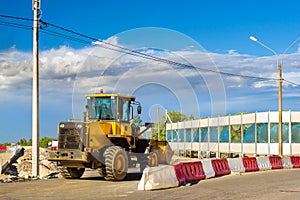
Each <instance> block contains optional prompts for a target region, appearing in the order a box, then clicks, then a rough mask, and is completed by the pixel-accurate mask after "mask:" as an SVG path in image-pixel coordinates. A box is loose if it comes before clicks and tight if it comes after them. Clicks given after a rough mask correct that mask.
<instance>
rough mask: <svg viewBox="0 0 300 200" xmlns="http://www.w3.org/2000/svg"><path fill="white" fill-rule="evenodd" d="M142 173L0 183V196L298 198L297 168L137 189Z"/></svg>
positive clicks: (132, 199) (133, 199)
mask: <svg viewBox="0 0 300 200" xmlns="http://www.w3.org/2000/svg"><path fill="white" fill-rule="evenodd" d="M140 177H141V174H139V173H131V174H129V176H128V179H127V180H126V181H122V182H108V181H105V180H104V179H103V178H101V177H99V176H98V175H97V173H96V172H93V171H89V172H87V173H85V175H84V177H83V178H81V179H79V180H70V179H69V180H67V179H48V180H46V179H45V180H35V181H27V182H14V183H0V199H1V200H2V199H5V200H12V199H22V200H26V199H56V200H57V199H122V200H124V199H130V200H140V199H143V200H148V199H149V200H150V199H151V200H154V199H155V200H158V199H186V200H192V199H214V200H218V199H222V200H223V199H225V200H229V199H243V200H244V199H256V200H257V199H262V200H270V199H272V200H276V199H285V200H287V199H300V169H283V170H270V171H265V172H251V173H244V174H241V175H227V176H223V177H217V178H211V179H208V180H203V181H200V182H199V183H198V184H195V185H192V186H185V187H177V188H171V189H164V190H155V191H138V190H137V185H138V183H139V179H140Z"/></svg>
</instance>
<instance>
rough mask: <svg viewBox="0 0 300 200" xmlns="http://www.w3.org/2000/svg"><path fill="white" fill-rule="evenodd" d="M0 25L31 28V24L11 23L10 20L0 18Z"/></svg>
mask: <svg viewBox="0 0 300 200" xmlns="http://www.w3.org/2000/svg"><path fill="white" fill-rule="evenodd" d="M0 25H2V26H11V27H16V28H21V29H26V30H31V29H32V26H29V25H24V24H18V23H12V22H7V21H1V20H0Z"/></svg>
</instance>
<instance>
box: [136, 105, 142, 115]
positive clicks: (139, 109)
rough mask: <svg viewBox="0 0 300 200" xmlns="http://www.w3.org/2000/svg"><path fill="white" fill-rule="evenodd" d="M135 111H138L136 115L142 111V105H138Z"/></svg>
mask: <svg viewBox="0 0 300 200" xmlns="http://www.w3.org/2000/svg"><path fill="white" fill-rule="evenodd" d="M137 113H138V115H139V114H141V113H142V106H140V105H138V107H137Z"/></svg>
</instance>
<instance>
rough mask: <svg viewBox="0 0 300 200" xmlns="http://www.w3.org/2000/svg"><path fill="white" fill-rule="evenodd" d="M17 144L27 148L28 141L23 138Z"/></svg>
mask: <svg viewBox="0 0 300 200" xmlns="http://www.w3.org/2000/svg"><path fill="white" fill-rule="evenodd" d="M17 144H18V145H20V146H27V140H26V139H25V138H21V139H20V141H19V142H17Z"/></svg>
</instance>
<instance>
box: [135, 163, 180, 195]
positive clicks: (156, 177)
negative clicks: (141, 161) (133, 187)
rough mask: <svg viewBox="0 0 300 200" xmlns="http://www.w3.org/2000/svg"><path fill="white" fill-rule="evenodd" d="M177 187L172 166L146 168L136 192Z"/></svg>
mask: <svg viewBox="0 0 300 200" xmlns="http://www.w3.org/2000/svg"><path fill="white" fill-rule="evenodd" d="M178 185H179V182H178V180H177V177H176V173H175V169H174V167H173V166H172V165H164V166H158V167H150V168H149V167H147V168H145V169H144V171H143V175H142V178H141V180H140V182H139V184H138V190H155V189H164V188H171V187H178ZM141 198H142V197H141Z"/></svg>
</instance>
